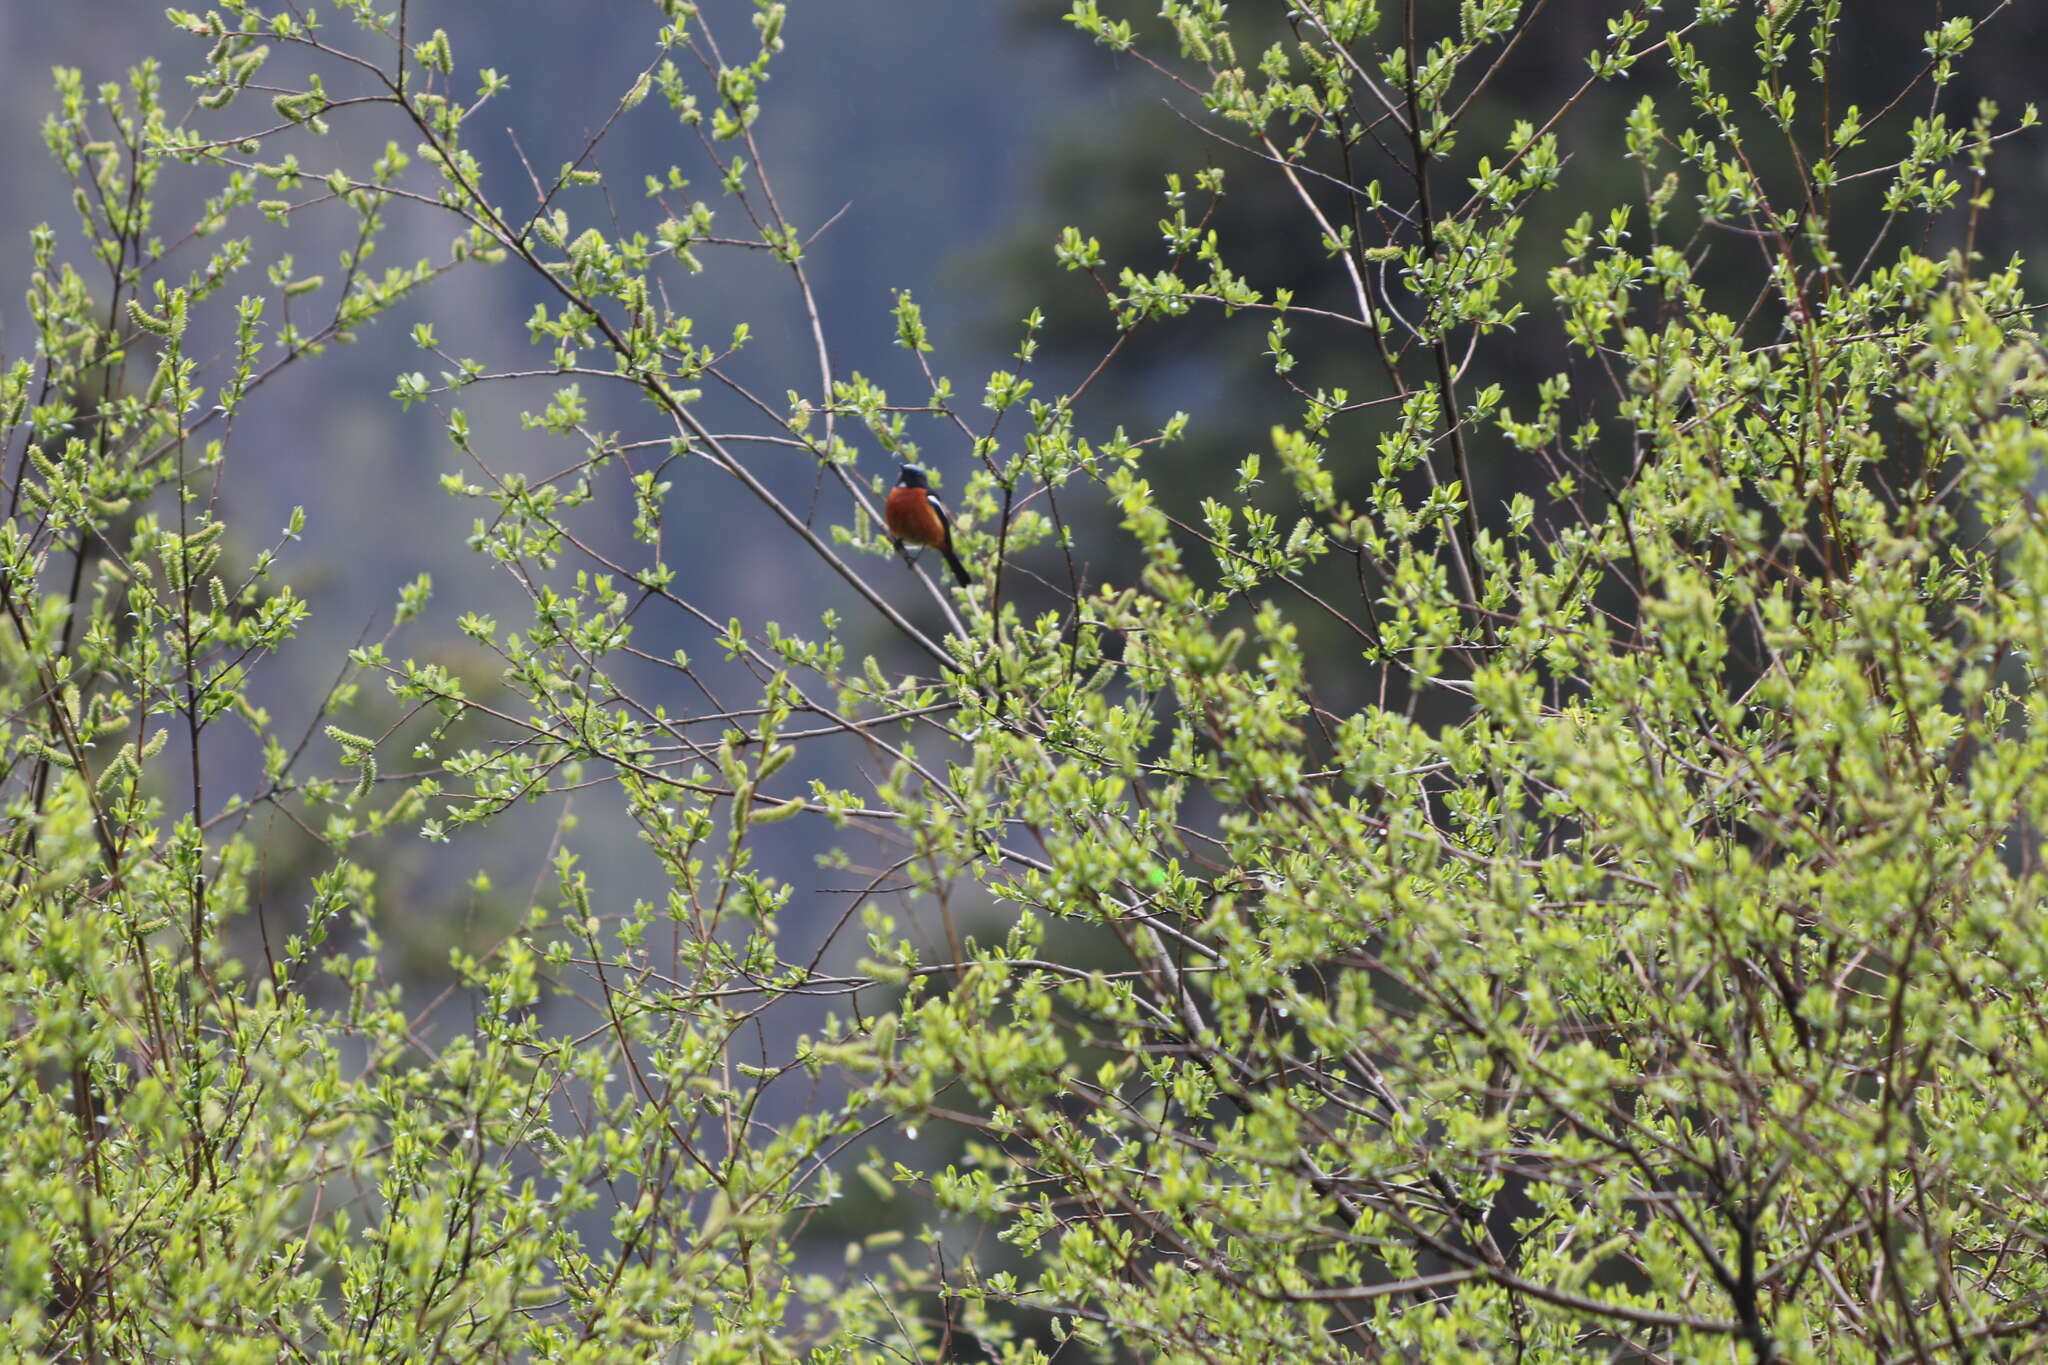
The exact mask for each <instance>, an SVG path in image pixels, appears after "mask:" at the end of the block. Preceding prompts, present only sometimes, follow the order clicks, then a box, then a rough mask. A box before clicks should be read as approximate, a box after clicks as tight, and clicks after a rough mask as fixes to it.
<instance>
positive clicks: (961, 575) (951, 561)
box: [940, 545, 974, 588]
mask: <svg viewBox="0 0 2048 1365" xmlns="http://www.w3.org/2000/svg"><path fill="white" fill-rule="evenodd" d="M940 548H942V549H943V550H944V551H945V552H946V563H947V564H948V565H950V566H951V567H952V570H953V577H955V578H957V579H959V580H960V586H961V587H963V588H964V587H966V586H967V585H968V584H969V583H972V582H973V581H974V575H973V574H971V573H969V572H967V566H966V565H965V564H962V563H961V562H960V556H959V555H956V554H954V553H953V547H952V546H950V545H946V546H941V547H940Z"/></svg>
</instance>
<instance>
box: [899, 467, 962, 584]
mask: <svg viewBox="0 0 2048 1365" xmlns="http://www.w3.org/2000/svg"><path fill="white" fill-rule="evenodd" d="M882 521H883V522H884V524H886V525H887V526H888V528H889V538H890V539H892V540H894V541H895V542H896V548H897V549H899V550H900V549H902V548H903V547H904V546H905V545H918V546H929V547H931V548H932V549H934V550H937V551H938V552H939V553H940V554H942V555H944V556H945V557H946V563H947V565H948V566H950V567H951V568H952V570H953V577H955V578H957V579H959V580H960V586H961V587H963V588H964V587H966V586H967V585H968V584H969V583H972V582H973V581H974V576H973V575H972V574H970V573H968V572H967V566H966V565H965V564H962V563H961V562H960V556H959V555H957V554H955V553H953V522H952V519H951V518H950V517H948V516H947V515H946V504H944V503H942V502H940V501H939V497H938V494H936V493H934V492H932V486H931V484H930V483H928V482H927V481H926V479H925V474H924V471H923V470H922V469H919V468H918V467H917V466H916V465H914V464H907V465H905V466H903V472H902V474H901V475H899V476H898V477H897V480H896V486H895V487H894V488H892V489H890V490H889V496H888V499H887V500H886V501H884V502H883V503H882Z"/></svg>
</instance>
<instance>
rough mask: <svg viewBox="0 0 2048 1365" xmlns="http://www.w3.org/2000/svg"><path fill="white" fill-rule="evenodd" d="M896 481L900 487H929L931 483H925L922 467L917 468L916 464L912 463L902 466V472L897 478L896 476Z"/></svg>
mask: <svg viewBox="0 0 2048 1365" xmlns="http://www.w3.org/2000/svg"><path fill="white" fill-rule="evenodd" d="M896 483H897V485H898V486H899V487H902V488H930V487H931V485H930V484H928V483H926V482H925V480H924V471H923V470H922V469H919V468H918V467H917V466H916V465H914V464H907V465H905V466H903V473H902V475H901V477H899V478H898V479H897V480H896Z"/></svg>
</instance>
